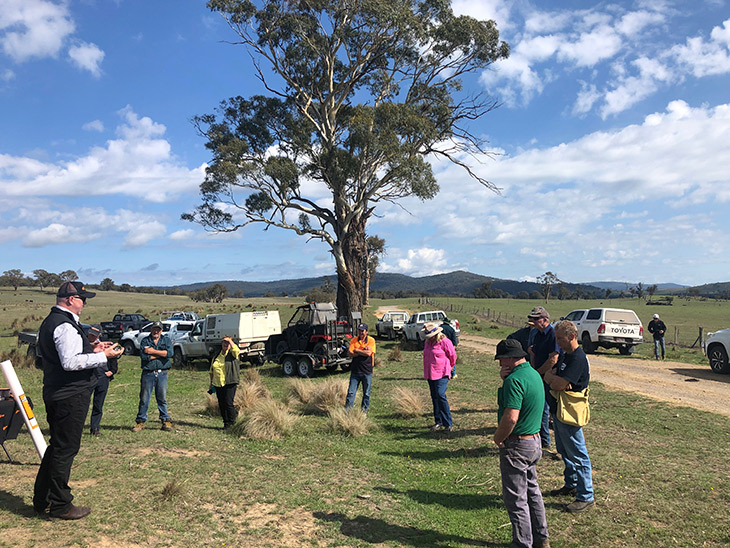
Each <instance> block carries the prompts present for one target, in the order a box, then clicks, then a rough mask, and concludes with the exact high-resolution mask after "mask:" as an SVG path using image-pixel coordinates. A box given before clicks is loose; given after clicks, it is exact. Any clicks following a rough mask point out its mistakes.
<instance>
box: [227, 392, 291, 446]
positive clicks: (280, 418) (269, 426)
mask: <svg viewBox="0 0 730 548" xmlns="http://www.w3.org/2000/svg"><path fill="white" fill-rule="evenodd" d="M298 419H299V417H298V416H297V415H294V414H292V413H290V412H289V411H288V410H287V408H286V406H285V405H283V404H281V403H279V402H277V401H274V400H271V399H262V400H260V401H258V402H256V404H254V405H253V407H251V408H250V409H249V410H248V411H247V412H246V414H245V415H244V416H243V417H242V418H241V419H239V420H238V421H237V422H236V424H234V425H233V432H234V434H238V435H239V436H245V437H247V438H251V439H253V440H276V439H279V438H281V437H282V436H288V435H289V434H291V433H292V431H293V430H294V425H295V424H296V422H297V420H298Z"/></svg>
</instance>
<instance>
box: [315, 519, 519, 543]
mask: <svg viewBox="0 0 730 548" xmlns="http://www.w3.org/2000/svg"><path fill="white" fill-rule="evenodd" d="M314 517H315V518H317V519H321V520H324V521H329V522H332V523H339V524H340V533H342V534H343V535H345V536H347V537H351V538H356V539H360V540H362V541H365V542H369V543H371V544H381V543H385V542H397V543H398V545H400V546H416V547H434V548H440V547H446V546H453V545H454V543H459V544H464V545H466V546H505V545H504V544H502V543H497V542H489V541H485V540H480V539H471V538H467V537H463V536H460V535H449V534H444V533H440V532H438V531H429V530H427V529H419V528H417V527H404V526H402V525H395V524H393V523H388V522H387V521H385V520H382V519H378V518H371V517H368V516H357V517H355V518H354V519H349V518H348V517H347V516H345V515H344V514H341V513H339V512H330V513H326V512H315V513H314Z"/></svg>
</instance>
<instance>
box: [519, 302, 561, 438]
mask: <svg viewBox="0 0 730 548" xmlns="http://www.w3.org/2000/svg"><path fill="white" fill-rule="evenodd" d="M527 319H528V320H529V321H531V322H532V323H533V325H534V326H535V329H533V330H532V331H531V332H530V347H529V350H528V352H529V353H530V363H531V364H532V367H534V368H535V369H537V372H538V373H540V375H545V373H546V372H547V371H550V370H551V369H552V368H553V367H555V365H556V364H557V363H558V362H559V361H560V354H561V352H562V351H561V350H560V347H559V346H558V343H557V341H556V340H555V330H554V329H553V326H552V325H550V314H548V311H547V310H545V309H544V308H543V307H542V306H536V307H535V308H533V309H532V312H530V313H529V314H528V315H527ZM545 390H546V392H547V391H548V390H549V389H548V388H547V386H546V388H545ZM549 425H550V410H549V409H548V406H547V402H546V403H545V409H544V411H543V415H542V426H541V427H540V438H541V441H542V446H543V448H547V447H550V428H549Z"/></svg>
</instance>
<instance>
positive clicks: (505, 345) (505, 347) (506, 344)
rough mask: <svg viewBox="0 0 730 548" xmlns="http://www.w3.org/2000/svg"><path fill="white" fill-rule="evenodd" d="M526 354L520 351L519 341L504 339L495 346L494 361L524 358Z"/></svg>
mask: <svg viewBox="0 0 730 548" xmlns="http://www.w3.org/2000/svg"><path fill="white" fill-rule="evenodd" d="M526 357H527V352H525V351H524V350H523V349H522V345H521V344H520V341H518V340H516V339H505V340H503V341H499V343H498V344H497V353H496V354H495V355H494V359H495V360H498V359H500V358H526Z"/></svg>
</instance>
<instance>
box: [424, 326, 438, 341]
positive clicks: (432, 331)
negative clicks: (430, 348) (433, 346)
mask: <svg viewBox="0 0 730 548" xmlns="http://www.w3.org/2000/svg"><path fill="white" fill-rule="evenodd" d="M442 331H443V329H441V327H440V326H438V325H436V324H435V323H427V324H424V326H423V332H424V333H425V334H426V338H428V339H430V338H431V337H435V336H436V335H438V334H439V333H441V332H442Z"/></svg>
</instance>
